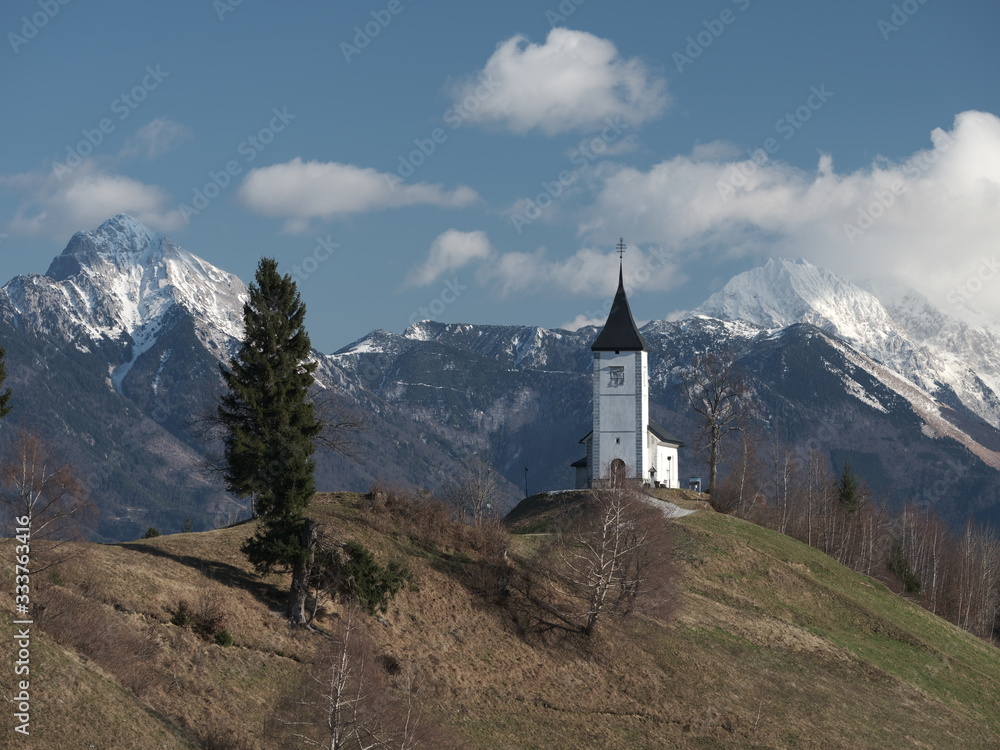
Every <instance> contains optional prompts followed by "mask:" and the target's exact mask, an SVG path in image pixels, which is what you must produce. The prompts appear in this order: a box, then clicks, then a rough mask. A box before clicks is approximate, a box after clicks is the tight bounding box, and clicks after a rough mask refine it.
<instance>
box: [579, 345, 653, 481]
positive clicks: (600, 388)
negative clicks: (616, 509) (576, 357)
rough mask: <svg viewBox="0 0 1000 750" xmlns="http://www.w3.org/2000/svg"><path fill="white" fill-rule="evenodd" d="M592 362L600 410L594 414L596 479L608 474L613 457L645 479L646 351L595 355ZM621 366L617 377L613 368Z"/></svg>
mask: <svg viewBox="0 0 1000 750" xmlns="http://www.w3.org/2000/svg"><path fill="white" fill-rule="evenodd" d="M597 354H598V356H597V357H595V359H594V378H595V384H594V386H595V387H594V394H595V398H596V399H599V408H597V409H595V413H594V437H593V439H594V441H595V442H596V445H595V448H596V450H595V451H594V453H595V459H596V463H595V465H594V466H593V467H592V469H591V470H592V471H593V472H594V474H595V476H600V475H603V474H604V473H606V472H607V468H608V465H609V464H610V463H611V462H612V461H613V460H614V459H616V458H618V459H621V460H622V461H624V462H625V465H626V466H627V467H628V470H629V473H630V474H633V475H638V476H645V473H646V472H647V471H648V467H649V458H648V456H649V451H648V446H647V445H646V440H645V432H646V429H645V427H646V425H647V424H648V422H649V391H648V389H649V385H648V382H649V377H648V370H647V364H646V352H622V353H621V354H615V353H614V352H598V353H597ZM616 367H620V368H622V369H621V371H620V377H618V378H613V377H612V368H616Z"/></svg>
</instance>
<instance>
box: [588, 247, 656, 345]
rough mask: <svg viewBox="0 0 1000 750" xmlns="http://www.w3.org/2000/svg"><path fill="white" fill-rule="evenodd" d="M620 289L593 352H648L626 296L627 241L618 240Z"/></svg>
mask: <svg viewBox="0 0 1000 750" xmlns="http://www.w3.org/2000/svg"><path fill="white" fill-rule="evenodd" d="M616 250H617V251H618V258H619V260H618V291H617V292H615V299H614V302H612V303H611V312H610V313H608V320H607V322H606V323H605V324H604V328H602V329H601V332H600V333H599V334H597V338H596V339H595V340H594V344H593V346H591V347H590V350H591V351H593V352H648V351H649V346H648V345H647V344H646V340H645V339H644V338H643V337H642V334H641V333H639V327H638V326H637V325H636V324H635V318H633V317H632V310H631V309H630V308H629V306H628V297H626V296H625V279H624V273H623V269H622V260H621V258H622V256H623V254H624V253H625V242H624V241H623V240H619V241H618V247H617V248H616Z"/></svg>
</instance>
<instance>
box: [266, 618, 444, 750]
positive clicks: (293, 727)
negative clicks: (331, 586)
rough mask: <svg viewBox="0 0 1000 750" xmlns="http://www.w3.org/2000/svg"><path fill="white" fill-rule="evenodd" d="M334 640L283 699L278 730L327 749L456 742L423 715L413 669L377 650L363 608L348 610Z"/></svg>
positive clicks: (404, 748) (405, 749)
mask: <svg viewBox="0 0 1000 750" xmlns="http://www.w3.org/2000/svg"><path fill="white" fill-rule="evenodd" d="M331 643H332V648H331V649H329V650H328V651H327V652H326V654H325V657H324V658H323V659H322V660H321V661H320V662H319V663H318V664H317V665H315V668H314V669H312V670H310V672H309V674H308V675H307V676H306V678H305V680H304V682H303V684H302V685H301V686H300V688H299V689H297V690H296V691H295V693H294V695H291V696H289V697H288V699H287V700H286V701H285V703H284V706H283V707H282V709H281V710H280V715H279V717H278V719H277V721H276V722H274V724H273V728H274V733H275V734H277V735H279V737H280V738H281V739H283V740H285V741H287V740H289V739H291V740H294V741H295V742H297V743H299V744H300V746H303V747H321V748H329V750H374V748H386V749H388V748H392V749H393V750H417V749H418V748H446V747H453V746H454V744H453V743H452V742H451V741H450V739H449V738H448V736H447V733H446V732H444V730H442V729H441V728H439V727H437V726H435V725H433V724H431V723H430V722H429V721H427V720H426V719H425V717H424V716H423V714H422V711H421V708H420V704H419V701H418V697H417V696H418V691H417V681H416V679H415V678H414V676H413V674H412V672H411V671H409V670H406V669H404V668H403V667H402V665H400V664H399V662H398V661H396V660H395V659H393V658H391V657H384V656H381V657H380V656H379V654H378V650H377V649H376V647H375V645H374V643H373V642H372V640H371V638H370V637H369V636H368V634H367V633H366V632H365V626H364V620H363V615H362V613H361V611H360V610H359V609H357V608H355V607H348V608H347V609H346V610H345V612H344V614H343V616H342V618H341V621H340V625H339V627H338V628H337V631H336V633H335V634H334V637H333V640H332V642H331Z"/></svg>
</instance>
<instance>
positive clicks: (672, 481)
mask: <svg viewBox="0 0 1000 750" xmlns="http://www.w3.org/2000/svg"><path fill="white" fill-rule="evenodd" d="M650 442H651V444H652V445H651V452H652V456H653V467H654V468H655V469H656V481H657V482H660V483H661V484H663V486H664V487H670V488H673V489H679V488H680V486H681V485H680V476H679V475H680V465H679V464H678V463H677V461H678V452H677V448H675V447H673V446H668V445H663V444H661V443H660V442H659V441H658V440H656V438H655V437H654V436H653V435H650Z"/></svg>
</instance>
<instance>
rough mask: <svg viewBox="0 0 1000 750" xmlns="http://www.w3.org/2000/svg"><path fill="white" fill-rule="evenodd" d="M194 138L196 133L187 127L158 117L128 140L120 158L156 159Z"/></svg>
mask: <svg viewBox="0 0 1000 750" xmlns="http://www.w3.org/2000/svg"><path fill="white" fill-rule="evenodd" d="M193 136H194V133H193V132H192V131H191V129H190V128H189V127H187V126H186V125H182V124H181V123H179V122H174V121H173V120H168V119H167V118H165V117H157V118H156V119H155V120H153V121H152V122H149V123H146V124H145V125H143V126H142V127H141V128H139V130H138V131H136V134H135V135H133V136H132V137H131V138H129V139H128V141H127V142H126V143H125V145H124V146H123V147H122V150H121V152H120V153H119V156H120V157H122V158H127V157H141V158H143V159H155V158H156V157H158V156H162V155H163V154H165V153H167V152H168V151H172V150H173V149H175V148H177V146H178V145H179V144H180V143H181V142H183V141H185V140H187V139H188V138H191V137H193Z"/></svg>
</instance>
